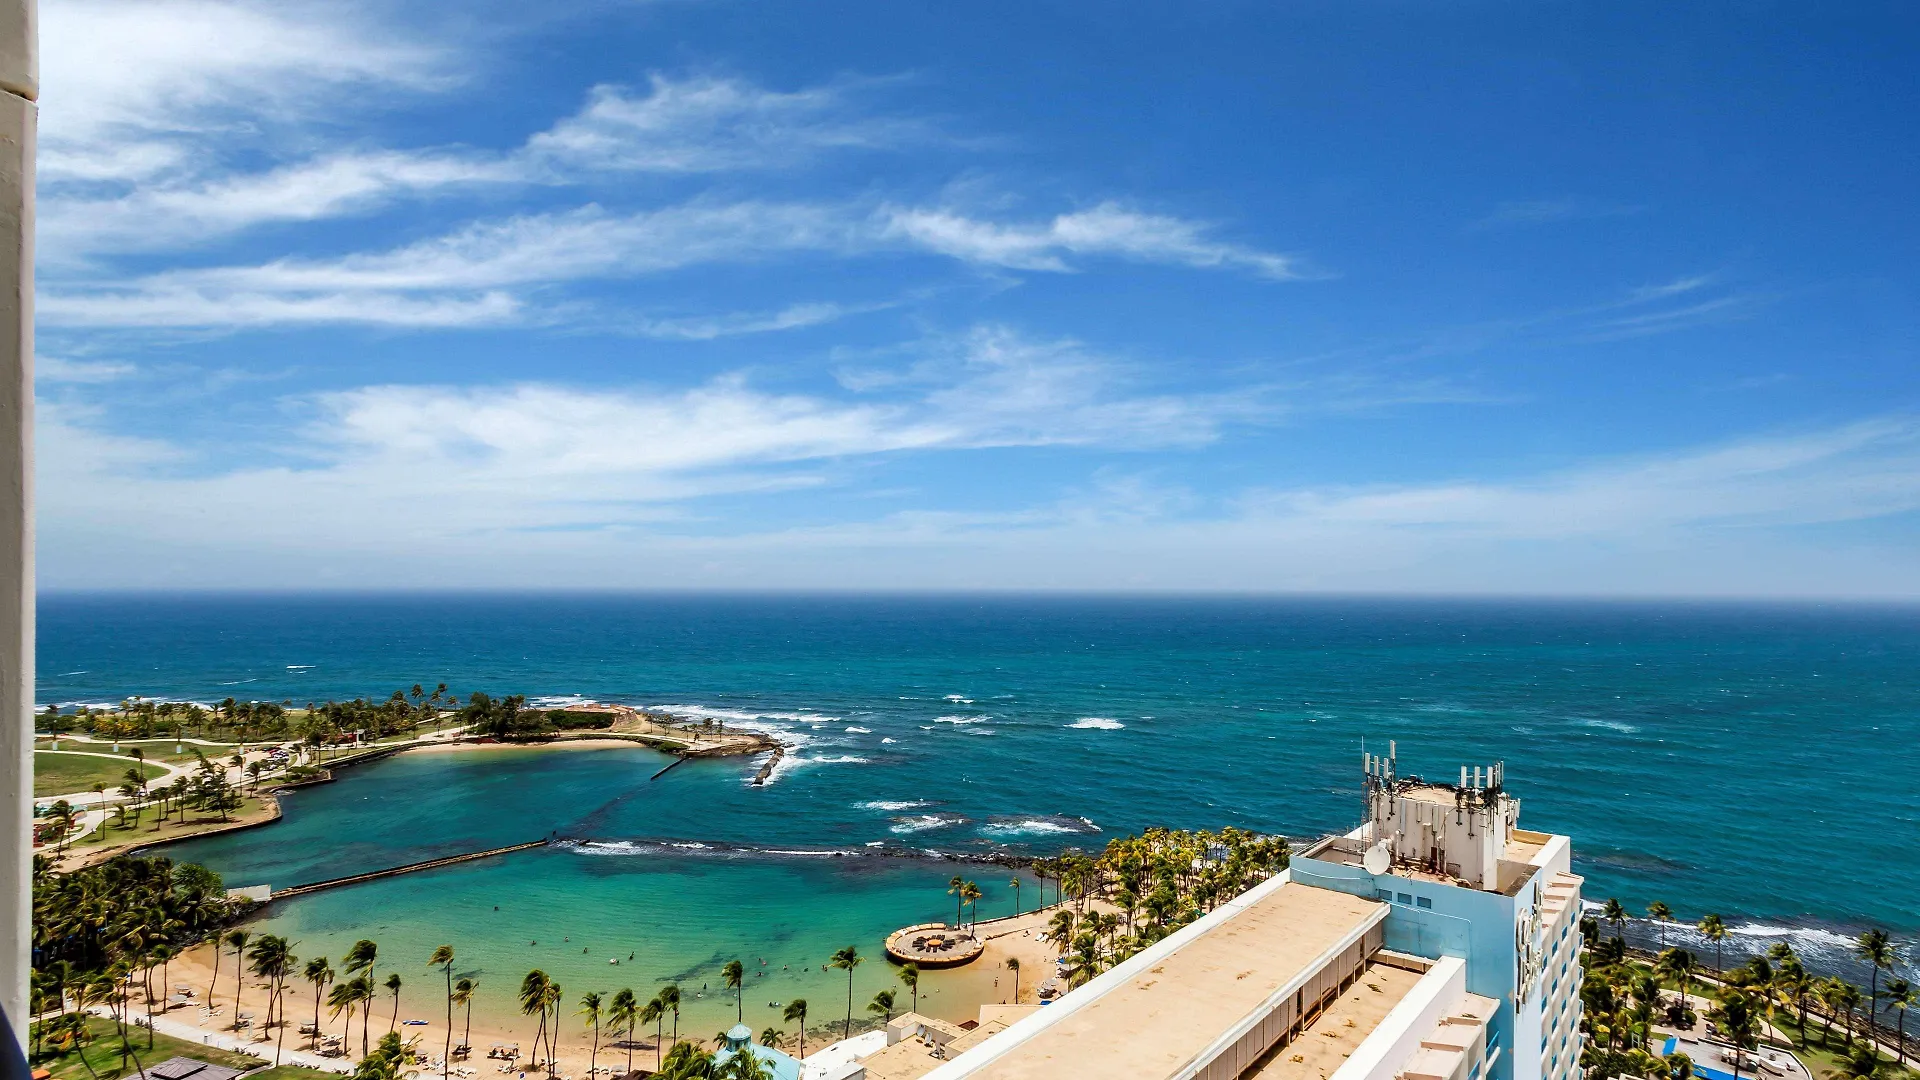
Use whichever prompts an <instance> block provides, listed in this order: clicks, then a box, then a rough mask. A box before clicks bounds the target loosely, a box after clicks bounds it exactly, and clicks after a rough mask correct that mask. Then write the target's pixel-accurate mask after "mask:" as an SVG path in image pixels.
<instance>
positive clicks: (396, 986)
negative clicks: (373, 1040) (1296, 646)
mask: <svg viewBox="0 0 1920 1080" xmlns="http://www.w3.org/2000/svg"><path fill="white" fill-rule="evenodd" d="M387 993H389V994H392V995H393V1018H392V1019H390V1020H388V1021H387V1033H388V1034H392V1033H393V1029H394V1028H397V1027H399V1026H400V973H399V972H397V971H396V972H394V973H393V974H391V975H388V976H387Z"/></svg>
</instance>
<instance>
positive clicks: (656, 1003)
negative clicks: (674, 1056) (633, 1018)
mask: <svg viewBox="0 0 1920 1080" xmlns="http://www.w3.org/2000/svg"><path fill="white" fill-rule="evenodd" d="M666 1014H667V1007H666V1006H665V1005H662V1004H660V995H658V994H655V995H654V996H653V1000H652V1001H649V1002H647V1003H646V1004H645V1005H644V1006H642V1007H641V1009H640V1022H641V1023H643V1024H645V1023H652V1024H653V1071H654V1072H659V1071H660V1043H661V1041H662V1040H663V1039H664V1035H663V1033H662V1031H661V1017H663V1016H665V1015H666Z"/></svg>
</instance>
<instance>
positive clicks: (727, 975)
mask: <svg viewBox="0 0 1920 1080" xmlns="http://www.w3.org/2000/svg"><path fill="white" fill-rule="evenodd" d="M746 974H747V971H746V969H745V968H743V967H741V966H740V961H738V960H729V961H727V963H726V966H725V967H722V968H721V969H720V978H721V980H722V981H724V982H725V983H726V985H727V989H729V990H732V991H733V1019H734V1021H735V1022H736V1023H744V1022H745V1020H746V1014H745V1012H744V1011H743V1009H744V1006H742V1005H741V1003H740V999H741V997H742V996H743V995H744V994H745V993H746V990H745V988H744V987H743V986H742V985H741V984H742V983H744V982H745V981H746Z"/></svg>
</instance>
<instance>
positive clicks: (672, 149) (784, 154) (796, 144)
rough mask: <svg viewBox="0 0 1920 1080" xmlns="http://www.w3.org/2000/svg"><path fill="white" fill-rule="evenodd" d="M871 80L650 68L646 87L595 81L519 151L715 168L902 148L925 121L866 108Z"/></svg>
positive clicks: (610, 163)
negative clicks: (783, 85) (772, 86)
mask: <svg viewBox="0 0 1920 1080" xmlns="http://www.w3.org/2000/svg"><path fill="white" fill-rule="evenodd" d="M865 86H866V84H860V83H849V82H842V83H839V84H833V85H825V86H813V87H807V88H806V89H803V90H796V91H791V92H783V91H777V90H768V89H764V88H762V87H758V86H754V85H752V84H750V83H747V82H744V81H741V80H738V79H720V78H713V77H702V76H696V77H691V78H685V79H670V78H667V77H665V76H662V75H654V76H653V77H652V78H651V80H650V81H649V85H648V90H647V92H646V93H645V94H635V93H634V92H632V91H631V90H630V89H628V88H626V87H620V86H611V85H602V86H596V87H594V88H593V91H592V92H591V93H590V94H589V95H588V99H587V104H586V106H585V107H584V108H583V109H581V111H580V112H578V113H576V114H575V115H573V116H570V117H568V118H566V119H564V120H562V121H560V122H559V123H557V124H555V125H554V126H553V127H552V128H551V129H549V130H547V131H544V132H541V133H540V134H538V135H535V136H533V137H532V138H531V139H529V140H527V145H526V148H525V150H524V151H523V154H522V156H523V157H524V159H525V160H527V161H528V162H531V163H542V164H546V165H548V166H549V167H552V168H554V169H556V170H562V171H573V170H583V169H584V170H591V171H623V172H625V171H631V172H666V173H675V172H688V173H691V172H719V171H723V170H742V169H765V168H790V167H792V166H794V165H796V164H798V163H800V162H801V161H803V160H804V159H805V158H807V157H809V156H811V155H813V154H815V153H818V152H821V151H827V150H856V149H857V150H901V149H905V148H907V147H909V146H911V145H914V144H917V143H925V142H927V141H929V140H931V139H933V138H934V137H935V136H934V134H933V132H932V130H931V129H930V128H929V127H927V125H925V124H923V123H921V122H919V121H917V120H910V119H903V118H896V117H884V116H867V115H862V114H861V113H860V111H859V110H858V109H857V107H856V104H855V101H854V100H853V99H854V98H855V97H857V96H858V93H859V91H860V90H862V89H864V88H865Z"/></svg>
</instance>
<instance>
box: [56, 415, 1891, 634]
mask: <svg viewBox="0 0 1920 1080" xmlns="http://www.w3.org/2000/svg"><path fill="white" fill-rule="evenodd" d="M931 397H932V395H931V394H922V395H920V396H917V397H910V398H901V399H896V400H893V401H891V402H890V403H871V404H869V403H860V402H846V401H837V400H831V399H824V398H820V397H814V396H796V395H780V394H770V393H766V392H764V391H758V390H755V389H754V388H752V387H751V386H750V385H749V384H747V383H744V382H741V381H738V380H734V381H723V382H717V383H713V384H710V385H707V386H704V387H700V388H697V389H695V390H691V391H683V392H678V393H667V394H647V393H640V392H626V393H621V394H600V393H583V392H580V391H572V390H566V389H562V388H555V387H539V386H523V387H513V388H507V389H504V390H496V391H459V390H442V389H435V388H367V389H365V390H362V391H355V392H352V393H349V394H344V395H339V396H337V397H334V398H331V399H328V400H327V401H326V402H325V403H323V408H324V413H323V416H322V418H321V419H320V420H319V421H317V422H316V424H315V425H314V427H313V428H312V430H310V431H309V432H307V433H306V436H305V437H306V439H307V440H308V442H307V444H306V445H307V448H308V449H309V450H312V451H314V452H316V453H320V454H322V455H324V456H325V459H326V460H324V461H322V462H319V463H317V464H314V465H309V466H304V467H298V468H295V467H281V468H255V469H248V470H243V471H238V472H224V473H219V474H215V475H206V476H197V477H196V476H180V475H168V474H167V473H166V472H165V471H164V469H163V471H158V472H157V471H155V464H154V462H156V461H158V464H159V465H160V466H163V467H164V468H178V467H179V462H178V460H177V459H178V457H179V452H178V450H177V449H175V448H172V447H169V446H167V445H166V444H151V443H144V442H141V441H138V440H127V439H124V438H121V437H117V436H109V435H104V434H101V433H99V432H97V431H95V430H94V429H92V428H88V427H84V426H80V425H78V424H75V423H72V422H70V421H71V419H72V418H70V417H62V416H60V415H59V414H55V415H54V416H53V417H52V418H51V420H50V422H49V424H48V425H47V427H48V430H47V433H46V435H45V437H44V438H43V440H42V446H41V461H42V470H43V472H42V490H43V491H44V492H45V493H46V494H47V500H48V501H47V504H46V506H45V508H44V512H43V534H44V535H46V536H50V537H54V538H56V541H57V542H56V541H49V542H47V543H45V544H44V545H43V547H44V549H45V550H46V552H47V554H48V562H47V563H46V566H47V573H48V575H49V579H48V580H49V582H50V583H52V584H68V585H75V584H87V585H95V586H98V585H102V584H147V585H167V586H180V585H187V584H212V585H219V584H228V585H245V584H275V583H285V582H286V581H289V580H300V581H303V582H308V583H312V584H325V583H327V582H328V581H332V582H334V583H336V584H342V585H359V586H367V585H385V584H405V585H423V584H435V585H449V586H459V585H466V586H474V585H498V584H501V583H504V582H511V583H513V584H515V585H521V586H528V585H580V586H592V587H603V588H604V587H610V586H622V585H625V586H649V585H654V586H657V585H707V586H743V585H762V586H775V587H780V586H784V587H854V588H886V587H899V588H916V587H917V588H1042V589H1044V588H1078V589H1115V588H1142V589H1180V590H1193V589H1198V590H1227V591H1249V590H1252V591H1258V590H1274V589H1295V590H1341V591H1360V592H1378V591H1428V592H1432V591H1440V592H1446V591H1482V592H1485V591H1491V592H1519V593H1529V592H1531V593H1539V592H1547V593H1637V594H1662V593H1664V594H1693V595H1775V596H1786V595H1860V596H1874V597H1893V596H1920V553H1916V550H1915V548H1914V547H1913V545H1911V544H1903V543H1901V542H1899V540H1898V538H1897V536H1896V537H1893V538H1890V539H1889V540H1887V541H1884V542H1878V543H1876V542H1873V541H1871V540H1868V539H1856V540H1854V541H1852V542H1848V543H1844V544H1836V543H1835V542H1834V541H1833V540H1832V539H1830V538H1829V537H1827V536H1826V535H1825V534H1824V533H1820V534H1816V535H1812V536H1808V535H1805V534H1803V533H1802V532H1801V531H1800V530H1801V529H1802V528H1803V527H1806V526H1822V525H1826V524H1830V523H1835V522H1846V521H1856V520H1860V519H1863V518H1887V517H1891V516H1895V515H1901V514H1910V513H1912V512H1913V511H1914V510H1915V509H1920V423H1916V422H1914V421H1910V420H1904V419H1892V420H1880V421H1873V422H1867V423H1861V424H1854V425H1849V426H1846V427H1841V428H1836V429H1832V430H1829V431H1822V432H1813V433H1808V434H1803V435H1798V436H1773V437H1759V438H1753V439H1747V440H1743V441H1737V442H1732V443H1729V444H1726V445H1721V446H1714V447H1701V448H1695V449H1691V450H1685V451H1680V452H1677V453H1673V454H1670V455H1666V456H1661V457H1647V458H1642V459H1638V460H1615V461H1601V462H1595V463H1593V464H1592V465H1590V466H1588V467H1585V468H1580V469H1574V470H1569V471H1564V472H1557V473H1552V474H1546V475H1539V476H1533V477H1526V478H1519V479H1515V480H1511V481H1507V482H1487V481H1463V482H1460V483H1451V484H1422V485H1402V486H1381V487H1378V488H1374V489H1368V490H1341V489H1301V490H1294V491H1285V492H1254V493H1251V494H1250V495H1249V496H1248V497H1247V499H1246V500H1245V501H1244V503H1243V504H1242V505H1241V506H1240V507H1238V508H1236V509H1235V510H1233V511H1232V512H1230V513H1225V514H1222V513H1218V512H1217V508H1216V509H1215V510H1214V511H1210V510H1209V506H1210V505H1214V504H1208V503H1205V502H1202V501H1201V500H1199V499H1197V498H1196V497H1194V496H1193V495H1192V493H1190V492H1187V491H1185V490H1183V489H1181V488H1180V487H1178V486H1177V485H1168V484H1165V483H1160V482H1157V481H1154V480H1153V479H1151V478H1148V477H1142V476H1130V475H1126V474H1121V473H1115V472H1113V471H1111V470H1104V469H1103V470H1101V471H1100V472H1099V473H1098V474H1096V476H1095V477H1094V479H1093V481H1092V483H1090V484H1089V485H1087V486H1086V487H1085V488H1084V489H1082V490H1079V491H1074V492H1069V493H1067V494H1065V495H1063V496H1062V497H1061V498H1060V499H1059V500H1057V501H1055V502H1052V503H1046V504H1040V505H1025V506H1022V505H1010V506H1002V507H998V508H988V509H983V510H967V511H958V510H953V509H947V508H943V507H941V506H939V505H930V506H924V507H921V508H918V509H911V510H902V511H899V512H895V513H891V514H887V515H884V516H882V517H879V518H877V519H860V518H851V517H849V518H844V519H842V520H840V521H838V522H834V523H829V524H820V525H811V526H788V527H781V526H777V525H776V526H773V527H764V528H756V527H754V526H752V525H750V524H743V522H750V521H752V520H753V516H752V515H751V514H748V515H745V516H744V517H739V516H736V517H730V518H729V519H727V520H726V521H725V522H723V523H722V522H705V521H701V520H699V518H698V517H697V516H689V513H688V511H689V510H692V509H695V508H697V507H699V506H701V505H702V503H701V501H700V500H701V498H702V497H703V496H711V495H714V494H716V493H728V494H729V498H730V499H734V500H738V499H751V498H753V497H754V496H755V494H756V493H764V492H773V491H779V490H787V489H792V488H794V487H796V486H821V485H825V484H831V483H834V482H836V481H839V482H843V483H844V482H845V479H846V478H845V477H840V476H838V475H837V474H836V471H835V468H834V465H833V463H834V462H836V461H839V460H843V459H848V458H858V457H860V456H862V455H872V454H878V453H889V452H895V451H897V450H899V449H911V450H916V451H918V452H923V453H924V452H930V451H933V450H946V451H949V452H952V451H956V450H961V449H964V448H967V447H973V446H983V445H1009V443H1006V442H1004V441H997V440H1003V439H1005V438H1010V437H1011V436H1010V435H1007V434H1005V433H1004V432H1002V431H1001V430H1000V429H1001V428H1003V427H1005V426H1007V422H1006V421H1005V420H1004V419H1001V418H969V417H948V416H943V415H938V414H937V410H934V409H932V408H930V406H929V404H928V403H929V401H930V400H931ZM1194 407H1195V408H1196V409H1202V410H1203V409H1204V408H1205V406H1203V405H1196V406H1194ZM1014 411H1015V412H1016V413H1018V411H1019V410H1017V409H1016V410H1014ZM1147 431H1148V434H1149V435H1153V434H1155V433H1156V432H1157V429H1156V428H1153V427H1149V428H1148V429H1147ZM329 432H330V433H331V434H328V433H329ZM1027 435H1028V436H1030V437H1031V438H1033V439H1035V440H1039V441H1045V440H1046V439H1047V438H1048V435H1047V433H1045V432H1039V431H1035V430H1032V429H1028V431H1027ZM1133 435H1134V433H1133V432H1129V431H1123V430H1115V431H1112V432H1109V433H1107V434H1106V436H1105V438H1104V442H1103V443H1102V445H1107V446H1116V445H1124V444H1125V443H1126V442H1127V441H1128V439H1130V438H1131V437H1133ZM889 448H893V449H892V450H890V449H889ZM169 454H170V455H172V458H173V459H174V460H171V461H165V460H159V459H162V458H165V457H166V456H167V455H169ZM1159 468H1162V469H1164V468H1165V465H1164V463H1162V464H1161V465H1160V466H1159ZM234 505H245V506H248V507H250V508H252V509H253V512H252V513H250V514H248V515H245V516H242V517H239V518H230V517H229V518H223V522H224V524H223V527H222V528H221V529H218V530H208V529H206V528H205V526H204V523H205V521H207V520H209V519H210V517H211V516H212V515H214V514H217V513H219V511H220V508H222V507H228V506H234ZM749 505H751V504H749ZM839 505H844V504H839ZM130 515H131V516H132V517H133V518H134V519H136V520H139V521H141V522H142V531H141V534H140V536H139V537H138V540H137V543H136V542H135V541H134V540H133V539H132V538H127V539H126V540H125V544H124V545H123V546H116V543H117V541H116V540H115V538H117V537H125V530H124V529H122V528H120V524H121V523H123V522H124V521H125V520H128V519H129V516H130ZM370 520H376V521H380V522H382V523H383V524H382V528H380V529H376V530H369V529H366V528H364V523H365V522H367V521H370Z"/></svg>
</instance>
